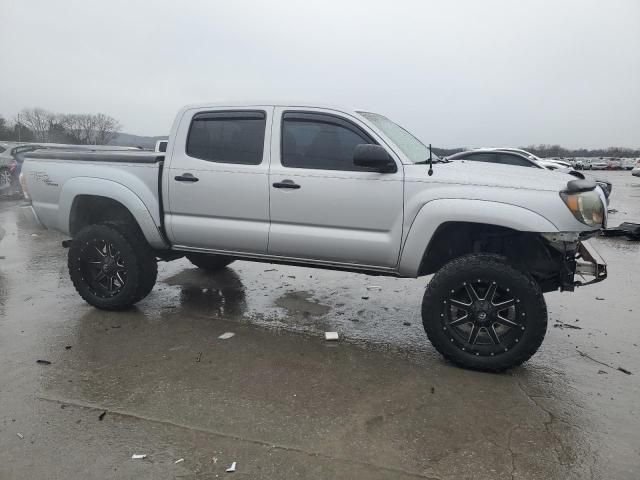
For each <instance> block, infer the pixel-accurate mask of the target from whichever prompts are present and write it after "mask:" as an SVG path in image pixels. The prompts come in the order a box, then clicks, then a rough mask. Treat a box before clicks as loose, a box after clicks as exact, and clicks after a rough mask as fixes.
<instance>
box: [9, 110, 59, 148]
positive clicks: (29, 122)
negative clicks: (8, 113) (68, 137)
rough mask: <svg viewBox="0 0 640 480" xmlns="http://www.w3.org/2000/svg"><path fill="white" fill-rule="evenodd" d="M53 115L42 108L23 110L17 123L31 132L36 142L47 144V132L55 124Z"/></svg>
mask: <svg viewBox="0 0 640 480" xmlns="http://www.w3.org/2000/svg"><path fill="white" fill-rule="evenodd" d="M56 117H57V115H55V114H54V113H51V112H49V111H48V110H45V109H43V108H25V109H24V110H22V112H20V115H19V122H17V123H20V124H24V125H25V126H26V127H27V128H28V129H29V130H31V131H32V132H33V135H34V136H35V139H36V141H38V142H48V141H49V130H50V129H51V127H52V126H53V125H54V124H55V123H56Z"/></svg>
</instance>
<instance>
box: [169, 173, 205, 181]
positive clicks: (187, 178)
mask: <svg viewBox="0 0 640 480" xmlns="http://www.w3.org/2000/svg"><path fill="white" fill-rule="evenodd" d="M174 179H175V180H176V181H178V182H197V181H198V180H200V179H199V178H198V177H194V176H193V175H192V174H191V173H183V174H182V175H178V176H176V177H174Z"/></svg>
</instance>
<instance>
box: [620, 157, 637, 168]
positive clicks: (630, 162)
mask: <svg viewBox="0 0 640 480" xmlns="http://www.w3.org/2000/svg"><path fill="white" fill-rule="evenodd" d="M635 165H636V159H635V158H623V159H622V169H623V170H633V167H634V166H635Z"/></svg>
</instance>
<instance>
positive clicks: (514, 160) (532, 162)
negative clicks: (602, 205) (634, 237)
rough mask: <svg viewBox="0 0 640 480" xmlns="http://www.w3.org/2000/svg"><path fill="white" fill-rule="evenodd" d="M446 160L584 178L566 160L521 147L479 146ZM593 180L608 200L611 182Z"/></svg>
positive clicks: (605, 165)
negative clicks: (484, 163) (510, 166)
mask: <svg viewBox="0 0 640 480" xmlns="http://www.w3.org/2000/svg"><path fill="white" fill-rule="evenodd" d="M446 160H454V161H455V160H471V161H475V162H489V163H501V164H503V165H514V166H518V167H531V168H545V169H547V170H554V171H558V172H561V173H569V174H572V175H574V176H581V177H582V178H584V176H583V175H582V174H581V173H578V172H576V171H574V170H573V169H572V168H571V167H566V166H565V165H568V164H567V163H566V162H562V161H557V160H547V159H542V158H538V157H536V156H535V155H534V154H533V153H531V152H527V151H526V150H522V149H521V148H509V147H505V148H479V149H476V150H467V151H465V152H459V153H456V154H454V155H450V156H448V157H446ZM606 168H607V164H606V162H605V163H604V168H602V169H601V170H606ZM572 172H573V173H572ZM595 181H596V183H597V184H598V185H599V186H600V188H601V189H602V191H603V193H604V195H605V197H606V198H607V202H608V201H609V195H611V189H612V185H611V182H609V181H608V180H604V179H595Z"/></svg>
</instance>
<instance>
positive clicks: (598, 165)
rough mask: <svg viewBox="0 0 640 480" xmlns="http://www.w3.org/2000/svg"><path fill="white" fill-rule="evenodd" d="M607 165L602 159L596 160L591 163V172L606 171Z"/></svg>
mask: <svg viewBox="0 0 640 480" xmlns="http://www.w3.org/2000/svg"><path fill="white" fill-rule="evenodd" d="M608 166H609V164H608V163H607V161H606V160H604V159H603V158H597V159H595V160H592V161H591V170H606V169H607V168H608Z"/></svg>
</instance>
